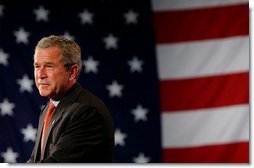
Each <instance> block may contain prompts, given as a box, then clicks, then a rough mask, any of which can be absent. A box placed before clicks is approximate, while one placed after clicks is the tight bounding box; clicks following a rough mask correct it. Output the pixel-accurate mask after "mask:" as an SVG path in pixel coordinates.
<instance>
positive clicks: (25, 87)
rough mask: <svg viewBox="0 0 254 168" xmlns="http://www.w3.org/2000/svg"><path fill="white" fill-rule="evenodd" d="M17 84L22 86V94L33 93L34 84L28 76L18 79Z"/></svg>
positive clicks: (20, 89)
mask: <svg viewBox="0 0 254 168" xmlns="http://www.w3.org/2000/svg"><path fill="white" fill-rule="evenodd" d="M17 83H18V84H19V85H20V88H19V91H20V92H24V91H28V92H32V91H33V88H32V85H33V84H34V82H33V80H32V79H29V78H28V76H27V75H23V77H22V79H17Z"/></svg>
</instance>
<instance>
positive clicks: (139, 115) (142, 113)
mask: <svg viewBox="0 0 254 168" xmlns="http://www.w3.org/2000/svg"><path fill="white" fill-rule="evenodd" d="M131 113H132V114H133V115H134V120H135V122H138V121H139V120H143V121H147V116H146V114H147V113H148V110H147V109H145V108H143V107H142V105H140V104H138V105H137V107H136V109H132V110H131Z"/></svg>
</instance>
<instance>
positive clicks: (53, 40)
mask: <svg viewBox="0 0 254 168" xmlns="http://www.w3.org/2000/svg"><path fill="white" fill-rule="evenodd" d="M49 47H58V48H59V50H60V54H61V56H62V59H63V63H64V66H66V67H67V68H69V67H70V66H71V65H73V64H77V65H78V68H79V71H78V75H77V78H78V76H79V74H80V72H81V70H82V60H81V49H80V46H79V45H78V44H77V43H76V42H75V41H73V40H69V39H67V38H65V37H64V36H55V35H51V36H48V37H43V38H42V39H41V40H40V41H39V42H38V43H37V45H36V47H35V51H36V50H37V49H43V48H49Z"/></svg>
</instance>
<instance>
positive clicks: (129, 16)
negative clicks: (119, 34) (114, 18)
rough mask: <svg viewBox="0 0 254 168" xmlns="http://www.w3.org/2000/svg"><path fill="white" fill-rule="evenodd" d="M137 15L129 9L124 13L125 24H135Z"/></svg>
mask: <svg viewBox="0 0 254 168" xmlns="http://www.w3.org/2000/svg"><path fill="white" fill-rule="evenodd" d="M137 17H138V14H137V13H135V12H133V10H131V9H130V10H129V11H128V12H127V13H125V14H124V18H125V23H126V24H131V23H133V24H136V23H137Z"/></svg>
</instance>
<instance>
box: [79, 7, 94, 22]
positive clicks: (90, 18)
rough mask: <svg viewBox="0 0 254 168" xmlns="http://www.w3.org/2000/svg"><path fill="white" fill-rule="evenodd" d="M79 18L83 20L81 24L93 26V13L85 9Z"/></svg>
mask: <svg viewBox="0 0 254 168" xmlns="http://www.w3.org/2000/svg"><path fill="white" fill-rule="evenodd" d="M78 16H79V17H80V19H81V24H82V25H83V24H86V23H88V24H92V23H93V13H91V12H89V11H88V10H87V9H84V10H83V12H81V13H79V14H78Z"/></svg>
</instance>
